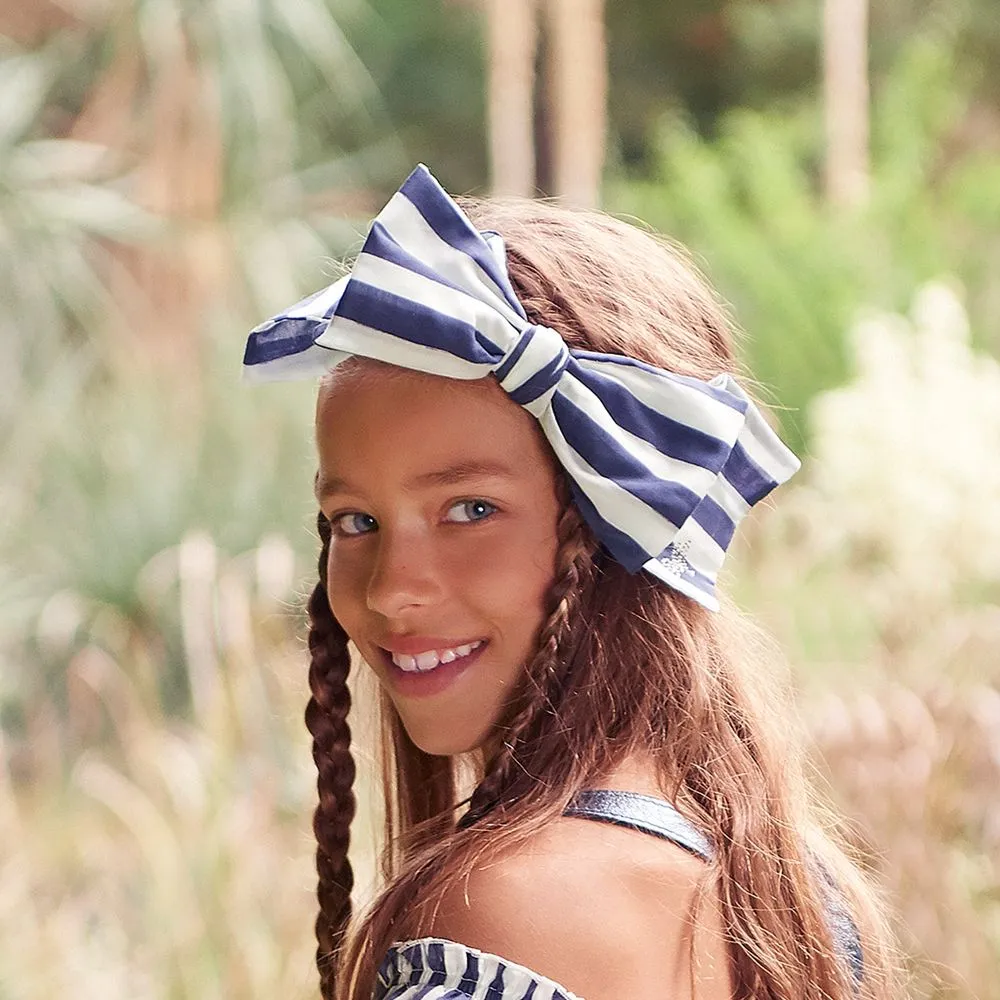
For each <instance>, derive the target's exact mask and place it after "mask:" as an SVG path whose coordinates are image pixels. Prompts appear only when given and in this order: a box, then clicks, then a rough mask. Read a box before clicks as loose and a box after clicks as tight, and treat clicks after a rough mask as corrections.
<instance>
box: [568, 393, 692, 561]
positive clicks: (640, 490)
mask: <svg viewBox="0 0 1000 1000" xmlns="http://www.w3.org/2000/svg"><path fill="white" fill-rule="evenodd" d="M552 412H553V414H554V415H555V418H556V422H557V423H558V424H559V429H560V430H561V431H562V432H563V435H564V436H565V438H566V440H567V441H568V442H569V444H570V445H572V447H573V449H574V450H575V451H576V452H577V453H578V454H579V455H580V457H581V458H583V459H585V460H586V462H587V463H588V464H589V465H590V466H591V467H592V468H593V469H594V471H595V472H597V473H598V474H599V475H601V476H603V477H604V478H605V479H611V480H613V481H614V482H615V483H617V485H618V486H620V487H621V488H622V489H624V490H626V491H627V492H628V493H631V494H632V496H634V497H637V498H638V499H639V500H641V501H642V502H643V503H645V504H646V505H647V506H648V507H651V508H652V509H653V510H655V511H656V512H657V513H658V514H659V515H660V516H661V517H665V518H666V519H667V520H668V521H670V522H671V523H672V524H674V525H676V526H677V527H680V525H682V524H683V523H684V522H685V521H686V520H687V518H688V516H689V515H690V513H691V511H692V510H694V508H695V506H696V505H697V504H698V501H699V500H700V499H701V497H700V496H698V494H696V493H694V492H693V491H692V490H689V489H688V488H687V487H686V486H684V485H682V484H681V483H676V482H673V481H671V480H662V479H657V478H655V477H654V476H652V475H650V473H649V470H648V469H647V468H646V466H645V465H644V464H643V463H642V462H640V461H639V460H638V459H636V458H633V457H632V456H631V455H630V454H629V453H628V452H627V451H625V449H624V448H622V446H621V445H620V444H619V443H618V442H617V441H616V440H615V439H614V438H613V437H612V436H611V435H610V434H608V433H607V431H605V430H604V429H603V428H601V427H599V426H598V425H597V424H595V423H594V422H593V420H591V419H590V417H589V416H587V414H586V413H584V411H583V410H581V409H580V408H579V407H578V406H576V405H575V404H573V403H571V402H570V401H569V400H568V399H566V397H565V396H563V395H561V394H559V393H557V394H556V395H555V396H553V397H552ZM652 555H655V553H652V552H650V553H649V555H647V557H646V558H647V559H648V558H649V557H650V556H652ZM643 562H645V559H644V560H643ZM633 572H634V571H633Z"/></svg>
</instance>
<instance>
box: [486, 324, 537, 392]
mask: <svg viewBox="0 0 1000 1000" xmlns="http://www.w3.org/2000/svg"><path fill="white" fill-rule="evenodd" d="M534 336H535V328H534V327H533V326H529V327H528V329H527V330H525V331H524V333H522V334H521V336H520V337H518V340H517V343H516V344H515V345H514V349H513V350H512V351H511V352H510V354H508V355H507V357H505V358H504V359H503V364H501V365H500V366H499V367H498V368H497V369H496V371H494V372H493V375H494V376H495V377H496V380H497V381H498V382H502V381H503V380H504V379H505V378H506V377H507V375H508V374H509V373H510V370H511V369H512V368H513V367H514V365H515V364H516V363H517V359H518V358H519V357H520V356H521V355H522V354H524V352H525V351H526V350H527V348H528V344H530V343H531V341H532V339H533V338H534Z"/></svg>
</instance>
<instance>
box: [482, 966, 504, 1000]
mask: <svg viewBox="0 0 1000 1000" xmlns="http://www.w3.org/2000/svg"><path fill="white" fill-rule="evenodd" d="M505 968H506V966H505V965H504V964H503V962H498V963H497V974H496V975H495V976H494V977H493V982H492V983H490V985H489V986H488V987H487V988H486V996H485V997H484V998H483V1000H503V990H504V986H503V971H504V969H505Z"/></svg>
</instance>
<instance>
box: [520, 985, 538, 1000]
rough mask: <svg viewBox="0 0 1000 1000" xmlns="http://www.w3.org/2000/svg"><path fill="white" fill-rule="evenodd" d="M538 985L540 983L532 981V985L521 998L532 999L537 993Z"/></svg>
mask: <svg viewBox="0 0 1000 1000" xmlns="http://www.w3.org/2000/svg"><path fill="white" fill-rule="evenodd" d="M536 986H538V983H531V985H530V986H529V987H528V989H527V990H526V991H525V993H524V996H523V997H521V1000H531V998H532V997H533V996H534V995H535V987H536Z"/></svg>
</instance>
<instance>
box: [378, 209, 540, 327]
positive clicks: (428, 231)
mask: <svg viewBox="0 0 1000 1000" xmlns="http://www.w3.org/2000/svg"><path fill="white" fill-rule="evenodd" d="M377 221H378V222H381V223H382V225H383V226H385V229H386V232H388V233H389V235H390V236H392V238H393V239H394V240H395V241H396V242H397V243H399V244H400V246H402V247H404V248H405V249H406V250H407V252H408V253H411V254H413V256H414V257H419V258H420V260H421V261H423V262H424V263H425V264H427V265H429V266H430V267H431V268H433V269H434V270H436V271H440V272H441V274H442V275H446V276H447V277H448V278H449V279H451V280H453V281H456V283H457V284H461V285H464V286H465V287H467V288H469V289H470V290H472V289H476V290H477V292H476V294H478V295H480V296H481V297H482V298H483V299H485V300H488V301H489V303H490V304H491V305H492V306H493V307H494V308H495V309H496V310H497V311H498V312H500V313H502V314H503V316H504V317H505V318H506V319H507V321H508V322H509V323H511V324H512V325H513V326H518V325H523V324H524V320H523V319H522V318H521V317H520V316H519V315H518V314H517V312H516V311H515V310H514V309H512V308H511V307H510V305H509V304H508V303H507V299H506V298H505V297H504V295H503V292H501V291H500V289H499V288H497V286H496V284H495V283H494V282H493V279H492V278H491V277H490V276H489V275H488V274H487V273H486V272H485V271H484V270H483V269H482V268H481V267H480V266H479V264H478V263H476V261H475V260H473V259H472V258H471V257H470V256H469V255H468V254H467V253H465V252H464V251H462V250H456V249H455V247H453V246H452V245H451V244H450V243H448V242H447V241H446V240H443V239H441V237H440V236H438V234H437V233H436V232H434V230H433V229H432V228H431V227H430V225H428V223H427V220H426V219H425V218H424V217H423V216H422V215H421V214H420V212H419V211H417V208H416V206H414V204H413V203H412V202H411V201H410V200H409V199H408V198H407V197H406V196H405V195H404V194H402V192H400V191H397V192H396V193H395V194H394V195H393V196H392V198H391V199H390V200H389V203H388V205H386V206H385V208H384V209H382V211H381V212H380V213H379V215H378V216H377ZM456 279H457V280H456Z"/></svg>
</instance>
